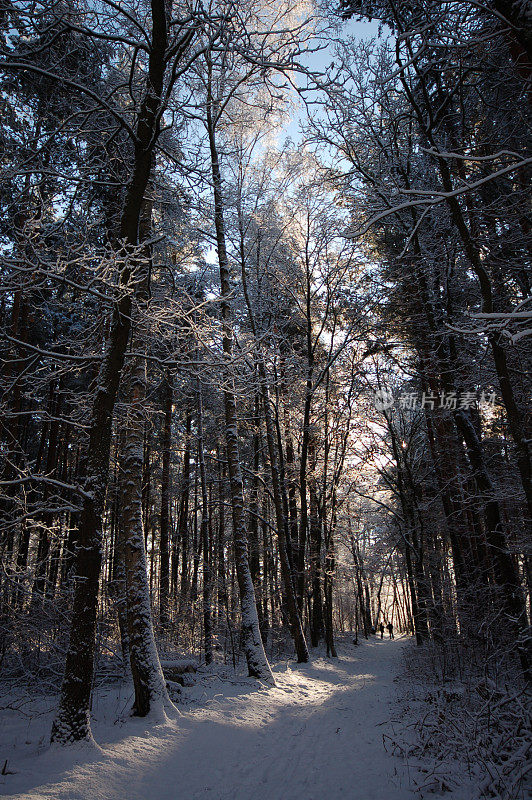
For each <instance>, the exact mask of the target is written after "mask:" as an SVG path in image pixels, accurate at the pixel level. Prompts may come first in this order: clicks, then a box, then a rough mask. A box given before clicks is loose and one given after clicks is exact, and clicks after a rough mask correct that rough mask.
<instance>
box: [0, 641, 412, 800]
mask: <svg viewBox="0 0 532 800" xmlns="http://www.w3.org/2000/svg"><path fill="white" fill-rule="evenodd" d="M408 643H409V640H407V639H395V640H393V641H390V640H388V639H385V640H383V641H381V640H380V639H379V638H376V637H372V638H371V639H370V641H368V642H365V641H363V642H362V643H361V644H360V645H359V646H358V647H355V646H353V645H352V644H350V643H348V642H346V641H344V642H343V643H341V645H340V650H339V658H337V659H326V658H323V657H316V658H314V660H313V661H312V662H311V663H309V664H302V665H296V664H295V663H294V662H281V663H280V664H277V665H275V667H274V674H275V679H276V681H277V686H276V687H275V688H267V687H261V686H260V685H257V682H256V681H253V680H251V679H240V680H235V681H232V682H227V681H223V682H221V681H220V680H218V679H217V676H216V673H211V674H210V675H209V673H208V672H204V673H203V675H200V676H199V682H198V685H197V686H196V687H194V688H193V690H192V694H191V696H190V699H189V700H188V701H187V703H186V704H185V705H181V706H180V713H179V715H178V716H177V718H176V719H173V720H171V721H170V722H169V723H168V724H163V725H160V726H153V725H152V726H151V727H147V724H146V720H140V719H128V720H127V722H126V723H125V726H124V727H122V728H117V727H116V726H112V725H110V724H109V721H107V723H106V724H104V723H103V722H102V723H101V724H100V725H99V724H98V716H99V714H98V709H96V711H97V713H96V717H97V721H96V724H95V726H94V732H95V735H96V737H97V739H98V741H99V742H100V743H101V744H102V750H103V754H102V753H98V752H92V753H91V752H87V751H84V752H79V753H78V754H77V757H75V760H76V761H77V764H75V765H73V763H72V761H73V759H74V754H73V753H72V752H71V753H70V763H67V762H68V756H66V754H65V753H64V751H61V752H58V751H57V750H55V749H52V750H50V751H48V752H47V753H45V754H43V755H42V756H40V758H38V759H35V758H33V759H32V761H31V766H30V763H29V759H28V760H25V761H26V763H25V764H24V766H22V765H19V769H20V771H19V769H17V772H18V774H17V775H14V776H12V777H11V780H10V781H9V783H7V782H6V783H7V785H4V786H0V792H1V791H2V789H3V790H4V791H5V790H6V789H7V788H8V787H10V788H11V790H13V789H14V788H15V786H16V791H17V792H19V793H17V794H11V795H8V796H9V797H11V798H17V799H18V800H22V798H24V800H89V799H90V800H170V798H171V799H172V800H199V798H211V800H327V798H334V797H342V798H343V800H407V798H412V796H413V795H412V792H411V791H409V790H408V788H407V779H406V774H405V772H404V767H403V765H402V762H399V761H398V760H397V759H395V758H394V757H393V756H392V755H390V754H388V753H387V752H386V751H385V750H384V748H383V734H386V733H387V732H388V729H389V727H390V723H389V722H388V721H389V719H390V716H391V715H392V713H393V711H392V704H393V702H394V700H395V698H396V694H397V685H396V684H395V683H394V678H395V676H396V675H397V673H398V672H399V670H400V668H401V653H402V650H403V648H404V647H405V646H408ZM102 702H103V701H102ZM30 769H31V778H32V779H31V778H30V774H29V770H30ZM39 783H40V785H38V784H39Z"/></svg>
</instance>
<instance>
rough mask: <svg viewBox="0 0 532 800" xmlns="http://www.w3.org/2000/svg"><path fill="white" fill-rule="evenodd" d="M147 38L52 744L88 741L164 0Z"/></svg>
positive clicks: (186, 39)
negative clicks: (115, 436)
mask: <svg viewBox="0 0 532 800" xmlns="http://www.w3.org/2000/svg"><path fill="white" fill-rule="evenodd" d="M151 23H152V39H151V41H150V49H149V59H148V61H149V64H148V67H149V68H148V73H147V76H146V87H145V93H144V98H143V100H142V103H141V105H140V108H139V112H138V117H137V125H136V133H135V157H134V164H133V170H132V175H131V179H130V181H129V184H128V187H127V190H126V197H125V201H124V207H123V210H122V214H121V219H120V232H119V233H120V235H119V240H120V242H121V244H120V245H119V246H118V247H119V249H118V252H117V257H118V260H119V264H120V269H121V272H120V284H121V287H122V289H121V292H120V295H119V297H118V299H117V301H116V303H115V304H114V306H113V315H112V320H111V326H110V332H109V338H108V342H107V347H106V351H105V354H104V356H103V358H102V361H101V362H100V369H99V373H98V377H97V380H96V386H95V390H94V394H93V403H92V412H91V417H90V422H89V444H88V451H87V479H86V482H85V487H84V491H83V495H82V497H83V508H82V512H81V519H80V528H79V535H78V541H77V553H76V564H75V574H76V585H75V591H74V602H73V610H72V623H71V629H70V640H69V646H68V652H67V657H66V663H65V673H64V677H63V683H62V687H61V699H60V703H59V708H58V711H57V714H56V717H55V719H54V722H53V725H52V734H51V739H52V741H53V742H58V743H62V744H66V743H68V742H74V741H82V740H92V734H91V728H90V697H91V689H92V681H93V672H94V651H95V636H96V616H97V608H98V589H99V580H100V571H101V562H102V517H103V511H104V504H105V492H106V487H107V481H108V473H109V458H110V450H111V432H112V424H113V412H114V406H115V400H116V395H117V391H118V385H119V382H120V376H121V373H122V368H123V365H124V358H125V352H126V348H127V343H128V340H129V334H130V330H131V311H132V294H131V288H130V287H129V282H130V278H131V265H132V258H134V255H135V251H136V248H137V245H138V233H139V220H140V216H141V209H142V204H143V201H144V194H145V192H146V188H147V186H148V182H149V180H150V176H151V170H152V166H153V152H154V148H155V145H156V142H157V137H158V135H159V131H160V113H161V110H162V105H163V102H164V101H163V85H164V77H165V73H166V68H167V66H168V60H167V46H168V16H167V8H166V4H165V2H164V0H152V2H151ZM193 35H194V34H193V29H189V30H187V31H185V33H184V34H183V37H182V39H181V40H180V46H179V47H178V48H176V55H175V58H176V59H178V58H179V57H180V55H181V54H182V53H183V52H185V50H186V49H187V48H188V46H189V44H190V41H191V39H192V37H193Z"/></svg>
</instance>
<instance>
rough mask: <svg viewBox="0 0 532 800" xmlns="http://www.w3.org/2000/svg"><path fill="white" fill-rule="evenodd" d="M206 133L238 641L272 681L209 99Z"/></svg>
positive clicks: (257, 672)
mask: <svg viewBox="0 0 532 800" xmlns="http://www.w3.org/2000/svg"><path fill="white" fill-rule="evenodd" d="M207 133H208V136H209V147H210V155H211V172H212V181H213V192H214V222H215V228H216V244H217V248H218V264H219V268H220V284H221V295H222V304H221V315H222V339H223V342H222V346H223V353H224V357H225V360H226V364H227V370H226V375H225V382H224V390H223V399H224V411H225V442H226V451H227V465H228V472H229V486H230V492H231V510H232V514H233V537H234V543H235V561H236V574H237V580H238V588H239V592H240V608H241V614H242V644H243V647H244V652H245V654H246V660H247V665H248V671H249V674H250V675H252V676H254V677H255V678H259V679H260V680H262V681H264V682H265V683H268V684H270V685H272V686H273V685H275V680H274V678H273V674H272V671H271V669H270V665H269V663H268V659H267V658H266V653H265V652H264V645H263V643H262V638H261V634H260V629H259V618H258V614H257V606H256V601H255V590H254V587H253V581H252V580H251V570H250V567H249V560H248V541H247V534H246V526H245V518H244V486H243V480H242V468H241V465H240V454H239V451H238V419H237V411H236V401H235V395H234V391H233V390H232V388H231V384H232V378H231V372H230V370H231V364H230V362H231V357H232V339H233V331H232V326H231V307H230V301H229V298H230V296H231V285H230V279H229V261H228V257H227V248H226V243H225V226H224V214H223V196H222V178H221V174H220V165H219V159H218V149H217V145H216V133H215V119H214V117H213V108H212V99H211V98H209V100H208V103H207Z"/></svg>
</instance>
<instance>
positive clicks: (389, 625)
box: [386, 622, 393, 639]
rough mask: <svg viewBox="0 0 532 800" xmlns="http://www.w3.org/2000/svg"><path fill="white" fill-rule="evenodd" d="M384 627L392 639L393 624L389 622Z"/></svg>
mask: <svg viewBox="0 0 532 800" xmlns="http://www.w3.org/2000/svg"><path fill="white" fill-rule="evenodd" d="M386 628H387V630H388V633H389V634H390V639H393V625H392V623H391V622H389V623H388V624H387V626H386Z"/></svg>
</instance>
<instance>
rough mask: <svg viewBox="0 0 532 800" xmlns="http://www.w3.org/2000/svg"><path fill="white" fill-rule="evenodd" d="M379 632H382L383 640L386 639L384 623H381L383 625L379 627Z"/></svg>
mask: <svg viewBox="0 0 532 800" xmlns="http://www.w3.org/2000/svg"><path fill="white" fill-rule="evenodd" d="M379 630H380V632H381V639H384V623H383V622H381V624H380V625H379Z"/></svg>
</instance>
